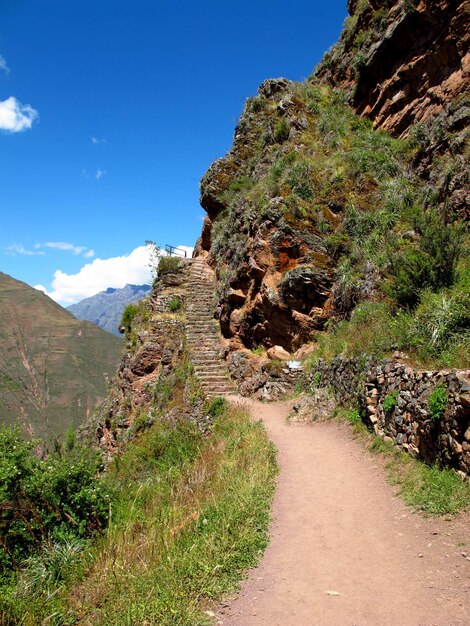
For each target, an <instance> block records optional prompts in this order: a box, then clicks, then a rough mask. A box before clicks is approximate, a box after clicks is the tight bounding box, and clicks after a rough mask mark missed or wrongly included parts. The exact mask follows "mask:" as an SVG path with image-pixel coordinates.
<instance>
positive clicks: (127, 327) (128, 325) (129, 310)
mask: <svg viewBox="0 0 470 626" xmlns="http://www.w3.org/2000/svg"><path fill="white" fill-rule="evenodd" d="M138 311H139V307H138V305H137V304H128V305H127V306H126V308H125V309H124V312H123V314H122V318H121V324H120V326H121V327H122V328H124V332H125V333H126V336H129V333H130V332H131V330H132V322H133V320H134V318H135V316H136V315H137V313H138Z"/></svg>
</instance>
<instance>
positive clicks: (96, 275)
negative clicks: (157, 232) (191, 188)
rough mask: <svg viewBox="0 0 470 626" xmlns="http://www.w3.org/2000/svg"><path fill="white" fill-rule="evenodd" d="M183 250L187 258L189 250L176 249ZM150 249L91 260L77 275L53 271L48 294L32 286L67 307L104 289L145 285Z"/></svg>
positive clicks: (137, 249) (148, 280)
mask: <svg viewBox="0 0 470 626" xmlns="http://www.w3.org/2000/svg"><path fill="white" fill-rule="evenodd" d="M179 248H182V249H183V250H186V251H187V253H188V257H190V256H191V254H192V250H193V248H191V247H190V246H179ZM149 265H150V249H149V248H148V247H147V246H139V247H138V248H135V250H132V252H131V253H130V254H126V255H123V256H117V257H112V258H110V259H99V258H98V259H94V261H92V262H91V263H87V264H86V265H84V266H83V267H82V269H81V270H80V271H79V272H78V273H77V274H66V273H65V272H63V271H62V270H56V271H55V272H54V278H53V280H52V283H51V284H52V291H50V292H49V291H47V289H45V288H44V287H43V286H42V285H36V289H40V290H41V291H44V292H45V293H47V295H48V296H50V297H51V298H52V299H53V300H55V301H56V302H59V303H60V304H62V305H64V306H67V305H69V304H73V303H74V302H78V301H79V300H83V298H88V297H90V296H94V295H95V294H97V293H99V292H100V291H104V290H105V289H107V288H108V287H114V288H116V289H119V288H121V287H124V286H125V285H127V284H128V283H130V284H132V285H143V284H148V283H150V282H151V281H152V272H151V270H150V266H149Z"/></svg>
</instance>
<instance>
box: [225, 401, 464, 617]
mask: <svg viewBox="0 0 470 626" xmlns="http://www.w3.org/2000/svg"><path fill="white" fill-rule="evenodd" d="M249 404H250V406H251V407H252V410H253V414H254V416H255V417H256V418H262V419H263V421H264V423H265V425H266V428H267V430H268V432H269V435H270V437H271V439H272V441H273V442H274V443H275V445H276V446H277V448H278V451H279V455H278V460H279V464H280V468H281V472H280V476H279V482H278V489H277V493H276V496H275V499H274V505H273V507H274V508H273V514H274V523H273V525H272V528H271V543H270V545H269V547H268V549H267V550H266V553H265V555H264V557H263V559H262V561H261V564H260V566H259V567H258V568H257V569H255V570H253V571H252V572H251V573H250V576H249V579H248V580H247V581H246V582H245V583H244V584H243V585H242V589H241V592H240V594H239V595H238V597H237V598H236V599H234V600H233V602H228V603H227V604H225V605H223V606H222V607H221V608H220V610H219V612H218V615H217V617H218V622H217V623H218V624H223V626H259V625H266V626H336V625H338V626H340V625H341V626H353V625H357V626H365V625H366V626H408V625H410V626H431V625H437V626H444V625H445V626H450V625H453V626H457V625H458V626H463V625H465V626H467V625H470V560H468V559H467V558H466V556H465V555H466V554H468V556H470V532H469V527H468V523H469V516H468V515H467V514H465V515H462V516H460V517H459V518H456V519H453V520H452V521H445V520H443V519H439V520H436V519H425V518H423V517H421V516H419V515H417V514H415V513H413V512H412V511H411V510H410V509H409V508H407V507H405V505H404V504H403V503H402V501H401V500H399V499H398V498H397V497H396V496H395V495H394V492H393V489H392V488H391V487H390V486H389V485H388V484H387V483H386V481H385V477H384V472H383V469H382V468H381V467H380V460H378V459H377V458H375V457H373V456H372V455H370V454H369V453H368V452H367V451H365V450H364V447H363V446H362V444H360V443H359V442H357V441H355V440H354V439H353V436H352V434H351V429H350V427H349V425H347V424H344V425H342V424H338V423H337V422H333V421H332V422H327V423H325V422H324V423H316V424H313V425H310V424H308V425H307V424H294V425H289V424H288V423H287V422H286V419H285V418H286V415H287V413H288V411H289V405H288V404H287V403H275V404H269V405H263V404H261V403H256V402H249ZM463 543H465V545H462V544H463Z"/></svg>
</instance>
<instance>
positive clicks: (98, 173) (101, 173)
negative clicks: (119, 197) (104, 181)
mask: <svg viewBox="0 0 470 626" xmlns="http://www.w3.org/2000/svg"><path fill="white" fill-rule="evenodd" d="M107 173H108V172H107V171H106V170H102V169H101V168H98V169H97V170H96V173H95V178H96V180H100V178H103V176H105V174H107Z"/></svg>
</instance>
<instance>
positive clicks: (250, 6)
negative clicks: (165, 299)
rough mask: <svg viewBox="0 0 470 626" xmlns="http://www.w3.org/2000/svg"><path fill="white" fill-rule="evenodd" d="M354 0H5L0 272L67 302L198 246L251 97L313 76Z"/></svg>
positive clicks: (1, 21)
mask: <svg viewBox="0 0 470 626" xmlns="http://www.w3.org/2000/svg"><path fill="white" fill-rule="evenodd" d="M345 5H346V1H345V0H330V2H329V3H325V2H317V1H315V0H313V1H312V0H310V1H309V2H307V1H305V0H299V1H295V0H292V1H291V2H287V1H283V0H282V1H281V0H251V2H248V1H246V0H245V1H244V0H238V1H232V0H226V1H225V2H215V1H209V0H200V1H199V2H194V1H193V2H189V1H186V0H184V1H180V2H171V1H169V0H167V1H158V0H153V1H151V0H146V1H142V0H134V2H130V1H129V0H127V1H126V2H124V1H123V0H112V1H111V0H81V1H80V2H77V1H68V2H64V1H63V0H60V1H59V0H53V1H52V0H43V1H42V2H37V0H1V2H0V128H1V129H3V130H0V163H1V167H0V259H1V261H2V262H1V265H0V270H1V271H4V272H6V273H8V274H11V275H12V276H14V277H15V278H18V279H20V280H24V281H25V282H27V283H29V284H31V285H38V284H40V285H43V286H44V287H45V288H46V289H47V291H48V292H49V293H51V294H52V295H53V297H54V298H55V299H57V300H58V301H60V302H61V303H63V304H68V303H71V301H73V300H77V299H81V298H82V297H86V296H88V295H92V294H91V293H90V292H91V291H95V292H96V291H100V290H101V289H104V288H106V287H108V286H114V287H117V286H122V285H123V284H124V283H125V282H131V281H133V280H135V281H139V280H141V279H143V277H144V275H145V274H146V273H147V272H148V268H147V267H146V265H147V264H146V260H145V259H146V257H145V253H144V251H143V249H142V246H143V244H144V242H145V241H146V240H148V239H150V240H153V241H156V242H157V243H158V244H159V245H162V246H163V245H164V244H165V243H170V244H177V245H179V244H184V245H186V246H192V245H193V244H194V242H195V240H196V238H197V237H198V235H199V232H200V228H201V217H202V216H203V214H204V212H203V210H202V209H201V207H200V206H199V202H198V197H199V180H200V178H201V177H202V175H203V174H204V172H205V170H206V169H207V167H208V166H209V165H210V163H211V162H212V161H213V160H214V159H215V158H217V157H220V156H223V154H224V153H225V152H226V151H227V150H228V149H229V148H230V145H231V142H232V136H233V130H234V127H235V124H236V121H237V118H238V116H239V115H240V113H241V110H242V108H243V104H244V101H245V99H246V98H247V97H249V96H253V95H255V93H256V90H257V87H258V86H259V84H260V83H261V82H262V81H263V80H264V79H266V78H269V77H275V76H286V77H287V78H290V79H293V80H302V79H304V78H306V77H307V76H308V75H309V74H310V73H311V71H312V69H313V67H314V66H315V65H316V64H317V63H318V61H319V60H320V59H321V56H322V54H323V52H324V51H325V50H327V49H328V48H329V47H330V46H331V45H332V44H333V43H334V42H335V41H336V40H337V38H338V36H339V33H340V30H341V26H342V23H343V20H344V18H345V16H346V9H345ZM97 259H100V260H101V263H99V262H97V261H96V260H97ZM116 259H117V260H116ZM105 261H108V262H105ZM91 264H93V265H91ZM86 265H87V267H86V268H85V270H83V269H82V268H83V267H84V266H86ZM139 271H140V273H139ZM54 276H55V278H54ZM106 281H108V282H109V281H111V282H112V283H113V284H104V282H106ZM121 283H122V284H121Z"/></svg>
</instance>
